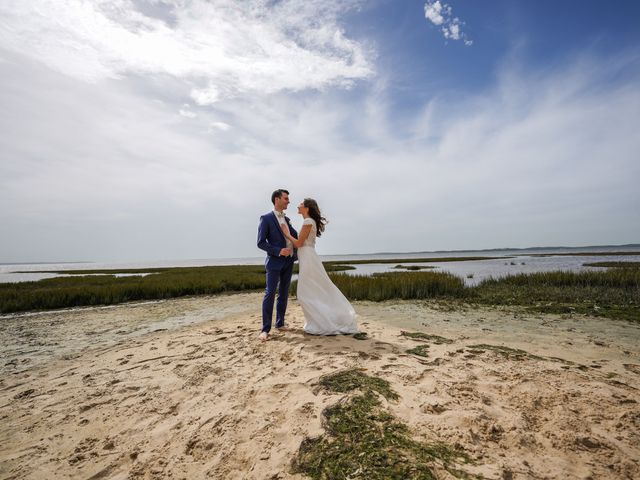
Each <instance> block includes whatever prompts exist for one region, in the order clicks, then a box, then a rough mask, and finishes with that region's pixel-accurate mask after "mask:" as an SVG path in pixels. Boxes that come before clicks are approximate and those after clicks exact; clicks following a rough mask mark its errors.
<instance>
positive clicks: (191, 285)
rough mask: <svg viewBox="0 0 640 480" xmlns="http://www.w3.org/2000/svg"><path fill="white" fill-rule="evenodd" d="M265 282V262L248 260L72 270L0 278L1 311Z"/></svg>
mask: <svg viewBox="0 0 640 480" xmlns="http://www.w3.org/2000/svg"><path fill="white" fill-rule="evenodd" d="M145 271H149V270H145ZM154 271H155V270H154ZM111 273H113V272H111ZM127 273H133V272H127ZM264 286H265V274H264V268H263V267H262V266H252V265H242V266H233V267H232V266H224V267H196V268H172V269H161V270H159V271H158V273H155V274H154V275H147V276H145V277H140V276H130V277H115V276H114V275H95V276H80V275H74V276H72V277H58V278H48V279H45V280H40V281H37V282H20V283H2V284H0V312H2V313H9V312H20V311H26V310H45V309H54V308H67V307H77V306H83V305H111V304H115V303H122V302H128V301H132V300H150V299H162V298H173V297H181V296H186V295H203V294H216V293H225V292H238V291H243V290H253V289H259V288H264Z"/></svg>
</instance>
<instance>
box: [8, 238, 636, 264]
mask: <svg viewBox="0 0 640 480" xmlns="http://www.w3.org/2000/svg"><path fill="white" fill-rule="evenodd" d="M614 248H615V249H629V248H630V249H638V252H620V253H619V254H620V255H621V254H626V255H637V254H639V253H640V243H627V244H620V245H588V246H580V247H567V246H559V247H523V248H519V247H505V248H481V249H477V250H470V249H467V250H423V251H414V252H372V253H337V254H322V255H320V256H321V257H323V258H327V259H328V258H329V257H332V258H333V257H345V258H357V257H371V256H376V255H398V256H403V255H425V254H438V255H441V254H463V253H470V252H475V253H482V252H518V253H523V252H542V251H544V252H558V253H564V252H566V251H576V250H577V251H585V252H586V251H588V250H593V251H596V250H598V249H614ZM607 254H608V255H612V254H613V253H611V252H607ZM259 259H261V256H260V255H256V256H255V257H226V258H186V259H175V258H174V259H165V260H161V259H155V260H111V261H109V260H73V261H70V260H65V261H59V262H56V261H42V262H36V261H25V262H0V266H11V265H68V264H93V263H98V264H101V263H108V264H120V263H126V264H128V263H172V262H212V261H216V262H225V263H226V262H229V261H234V260H238V261H250V260H259Z"/></svg>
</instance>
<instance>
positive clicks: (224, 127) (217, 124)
mask: <svg viewBox="0 0 640 480" xmlns="http://www.w3.org/2000/svg"><path fill="white" fill-rule="evenodd" d="M211 126H212V127H213V128H217V129H218V130H222V131H223V132H226V131H228V130H229V129H230V128H231V125H229V124H228V123H224V122H213V123H212V124H211Z"/></svg>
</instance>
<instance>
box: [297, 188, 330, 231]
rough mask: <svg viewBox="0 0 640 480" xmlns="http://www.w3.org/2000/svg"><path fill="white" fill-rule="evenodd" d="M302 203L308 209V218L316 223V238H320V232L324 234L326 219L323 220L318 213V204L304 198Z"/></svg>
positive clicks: (311, 199)
mask: <svg viewBox="0 0 640 480" xmlns="http://www.w3.org/2000/svg"><path fill="white" fill-rule="evenodd" d="M302 203H303V204H304V206H305V207H307V208H308V209H309V216H310V217H311V218H313V219H314V220H315V221H316V236H318V237H319V236H321V235H322V232H324V226H325V225H326V224H327V223H328V222H327V219H326V218H324V217H323V216H322V214H321V213H320V207H318V202H316V201H315V200H314V199H313V198H305V199H304V201H303V202H302Z"/></svg>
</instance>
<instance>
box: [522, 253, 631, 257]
mask: <svg viewBox="0 0 640 480" xmlns="http://www.w3.org/2000/svg"><path fill="white" fill-rule="evenodd" d="M620 255H640V252H565V253H560V252H557V253H532V254H529V256H530V257H608V256H620Z"/></svg>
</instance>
